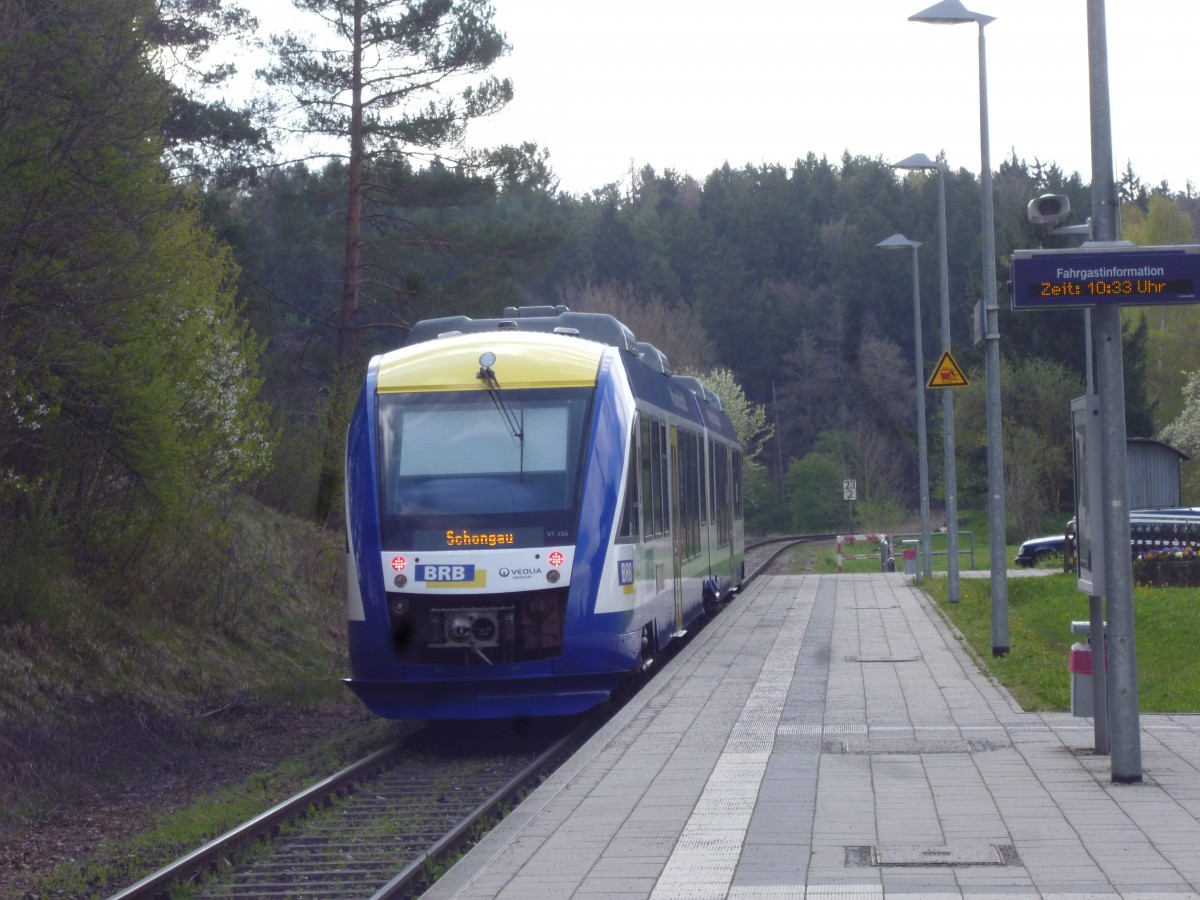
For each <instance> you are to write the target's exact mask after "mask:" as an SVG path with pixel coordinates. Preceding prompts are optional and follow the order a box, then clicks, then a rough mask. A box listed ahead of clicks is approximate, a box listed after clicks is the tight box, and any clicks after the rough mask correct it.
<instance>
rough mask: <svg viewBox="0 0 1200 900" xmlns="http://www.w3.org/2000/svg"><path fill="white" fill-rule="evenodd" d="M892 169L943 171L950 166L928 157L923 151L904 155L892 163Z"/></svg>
mask: <svg viewBox="0 0 1200 900" xmlns="http://www.w3.org/2000/svg"><path fill="white" fill-rule="evenodd" d="M892 168H893V169H937V170H938V171H939V172H945V171H947V170H948V169H949V168H950V167H949V166H948V165H946V164H945V163H944V162H938V161H937V160H933V159H930V158H929V157H928V156H926V155H925V154H924V153H914V154H913V155H912V156H906V157H904V159H902V160H900V162H895V163H892Z"/></svg>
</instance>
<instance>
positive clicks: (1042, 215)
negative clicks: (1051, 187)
mask: <svg viewBox="0 0 1200 900" xmlns="http://www.w3.org/2000/svg"><path fill="white" fill-rule="evenodd" d="M1070 212H1071V201H1070V200H1069V199H1068V198H1067V197H1066V196H1065V195H1063V194H1042V196H1040V197H1035V198H1034V199H1032V200H1030V201H1029V205H1028V206H1027V207H1025V214H1026V216H1028V218H1029V221H1030V222H1032V223H1033V224H1035V225H1053V224H1054V223H1055V222H1057V221H1059V220H1060V219H1064V218H1066V216H1067V214H1068V213H1070Z"/></svg>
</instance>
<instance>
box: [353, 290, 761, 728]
mask: <svg viewBox="0 0 1200 900" xmlns="http://www.w3.org/2000/svg"><path fill="white" fill-rule="evenodd" d="M346 532H347V582H348V584H347V594H346V606H347V618H348V632H349V634H348V636H349V650H350V669H351V677H350V678H348V679H347V683H348V684H349V686H350V687H351V688H352V689H353V690H354V691H355V692H356V693H357V694H358V696H359V697H361V698H362V700H363V702H364V703H366V705H367V706H368V707H369V708H370V709H371V710H372V712H374V713H376V714H377V715H380V716H385V717H388V718H404V719H451V718H499V717H517V716H546V715H565V714H572V713H576V712H580V711H582V710H585V709H588V708H589V707H592V706H594V705H596V704H598V703H600V702H602V701H603V700H605V699H606V698H607V697H608V696H609V694H610V693H611V692H612V691H613V689H614V688H615V687H616V686H617V685H618V684H619V683H620V682H621V681H622V680H624V679H625V678H627V677H628V676H629V675H630V674H631V673H632V672H635V671H637V670H639V669H641V668H645V667H647V666H648V665H649V664H650V663H651V662H652V660H653V658H654V656H655V654H656V653H658V652H659V651H660V650H662V649H663V648H664V647H665V646H666V645H667V644H668V643H670V642H671V641H672V640H674V639H675V638H677V637H680V636H681V635H683V634H684V633H686V631H687V630H688V628H689V627H690V626H692V624H693V623H694V622H695V620H696V619H697V617H699V616H702V615H704V614H705V613H710V614H711V613H712V612H714V611H715V610H716V609H717V607H718V606H719V604H720V603H722V602H723V601H725V600H728V599H729V597H730V596H731V595H732V594H733V593H734V591H735V590H736V589H737V587H738V586H739V585H740V583H741V580H742V577H743V572H744V556H745V532H744V520H743V511H742V455H741V448H740V445H739V443H738V438H737V435H736V433H735V432H734V429H733V426H732V424H731V423H730V420H729V417H728V416H727V415H726V414H725V412H724V411H723V410H722V407H721V403H720V401H719V399H718V398H717V397H716V395H715V394H713V393H712V392H711V391H709V390H707V389H706V388H705V387H704V385H703V384H702V383H701V382H700V381H699V380H697V379H695V378H690V377H686V376H681V375H674V374H672V373H671V371H670V367H669V365H668V363H667V360H666V358H665V357H664V356H663V354H661V353H660V352H659V351H658V350H657V349H655V348H654V347H653V346H651V345H648V344H642V343H638V342H637V341H636V340H635V338H634V335H633V334H632V332H631V331H630V330H629V329H628V328H627V327H626V326H624V325H623V324H621V323H620V322H619V321H617V320H616V319H615V318H613V317H612V316H607V315H600V314H593V313H580V312H572V311H570V310H568V309H567V308H566V307H562V306H557V307H510V308H508V309H506V310H505V311H504V315H503V317H502V318H499V319H471V318H467V317H465V316H457V317H449V318H442V319H432V320H428V321H424V322H420V323H418V324H417V325H415V326H413V328H412V331H411V332H410V334H409V338H408V341H407V343H406V344H405V346H404V347H403V348H401V349H399V350H395V351H393V352H391V353H387V354H384V355H382V356H377V357H375V358H374V359H372V360H371V362H370V365H369V366H368V369H367V376H366V381H365V384H364V386H363V390H362V393H361V395H360V396H359V399H358V403H357V406H356V408H355V411H354V414H353V417H352V419H351V422H350V427H349V433H348V437H347V444H346Z"/></svg>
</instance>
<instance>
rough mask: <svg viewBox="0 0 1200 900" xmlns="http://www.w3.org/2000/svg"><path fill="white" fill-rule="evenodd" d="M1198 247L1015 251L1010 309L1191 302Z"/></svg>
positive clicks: (1198, 275)
mask: <svg viewBox="0 0 1200 900" xmlns="http://www.w3.org/2000/svg"><path fill="white" fill-rule="evenodd" d="M1198 285H1200V246H1196V245H1191V244H1189V245H1181V246H1178V247H1136V246H1133V245H1123V246H1118V247H1115V248H1113V247H1109V248H1105V249H1103V250H1082V251H1081V250H1070V251H1064V250H1016V251H1014V252H1013V255H1012V308H1013V309H1018V310H1024V309H1066V308H1073V307H1088V306H1111V305H1125V306H1146V305H1158V304H1171V303H1196V302H1197V301H1198V300H1200V296H1197V289H1198V288H1197V286H1198Z"/></svg>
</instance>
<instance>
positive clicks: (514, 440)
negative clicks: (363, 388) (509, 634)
mask: <svg viewBox="0 0 1200 900" xmlns="http://www.w3.org/2000/svg"><path fill="white" fill-rule="evenodd" d="M591 398H592V391H591V390H590V389H587V388H569V389H568V388H548V389H538V390H504V389H501V390H500V391H497V392H495V399H494V398H493V395H492V394H489V393H488V392H487V391H458V392H445V393H441V392H418V393H394V394H393V393H386V394H380V395H379V415H378V421H379V443H378V448H379V493H380V510H381V516H380V519H381V521H380V528H381V532H382V538H383V547H384V549H389V550H391V549H411V550H447V549H475V550H478V549H484V548H487V547H497V546H502V547H541V546H547V545H551V544H570V543H574V540H575V528H576V520H577V514H578V507H579V482H580V471H581V465H582V456H583V449H584V447H585V445H586V438H587V429H588V421H589V415H588V413H589V410H590V407H591ZM497 401H498V402H497Z"/></svg>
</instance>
